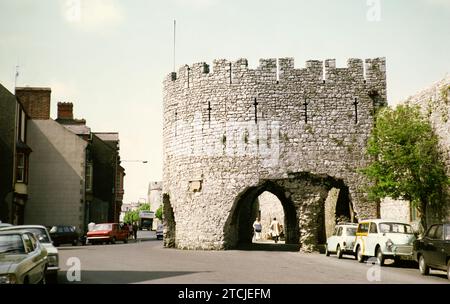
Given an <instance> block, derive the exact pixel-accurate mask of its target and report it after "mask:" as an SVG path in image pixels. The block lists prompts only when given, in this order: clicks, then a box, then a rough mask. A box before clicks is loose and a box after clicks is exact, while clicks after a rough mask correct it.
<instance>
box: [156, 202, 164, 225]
mask: <svg viewBox="0 0 450 304" xmlns="http://www.w3.org/2000/svg"><path fill="white" fill-rule="evenodd" d="M155 217H156V218H157V219H159V220H161V221H162V218H163V209H162V205H161V206H159V208H158V209H156V212H155Z"/></svg>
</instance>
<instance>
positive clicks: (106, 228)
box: [86, 223, 129, 244]
mask: <svg viewBox="0 0 450 304" xmlns="http://www.w3.org/2000/svg"><path fill="white" fill-rule="evenodd" d="M128 235H129V231H128V229H122V228H121V227H120V226H119V224H117V223H104V224H97V225H95V226H94V229H93V230H91V231H89V232H88V233H87V238H86V243H87V244H88V243H90V244H97V243H100V244H103V243H108V244H109V243H111V244H115V243H116V241H123V242H124V243H128Z"/></svg>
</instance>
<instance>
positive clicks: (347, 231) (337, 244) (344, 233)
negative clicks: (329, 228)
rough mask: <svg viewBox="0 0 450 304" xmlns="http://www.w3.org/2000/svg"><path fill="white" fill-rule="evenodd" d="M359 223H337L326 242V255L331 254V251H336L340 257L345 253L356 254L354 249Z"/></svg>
mask: <svg viewBox="0 0 450 304" xmlns="http://www.w3.org/2000/svg"><path fill="white" fill-rule="evenodd" d="M357 227H358V224H353V223H345V224H338V225H336V227H335V229H334V232H333V235H332V236H330V237H329V238H328V239H327V243H326V244H325V255H326V256H330V254H331V253H336V255H337V257H338V258H339V259H341V258H342V256H343V255H344V254H351V255H353V256H354V255H355V253H354V252H353V249H354V248H355V239H356V228H357Z"/></svg>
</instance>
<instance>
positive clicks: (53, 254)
mask: <svg viewBox="0 0 450 304" xmlns="http://www.w3.org/2000/svg"><path fill="white" fill-rule="evenodd" d="M17 230H27V231H30V232H32V233H33V234H34V235H35V236H36V238H37V239H38V240H39V242H40V243H41V245H43V246H44V247H45V249H46V250H47V253H48V268H47V278H48V279H49V280H51V281H53V282H56V281H57V279H58V270H59V253H58V249H57V248H56V247H55V246H54V245H53V243H52V239H51V238H50V234H49V233H48V230H47V228H46V227H44V226H40V225H21V226H11V227H6V228H2V229H0V231H17Z"/></svg>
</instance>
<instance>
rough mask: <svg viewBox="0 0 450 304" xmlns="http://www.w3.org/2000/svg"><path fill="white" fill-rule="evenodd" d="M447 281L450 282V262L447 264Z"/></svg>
mask: <svg viewBox="0 0 450 304" xmlns="http://www.w3.org/2000/svg"><path fill="white" fill-rule="evenodd" d="M447 279H449V280H450V260H448V262H447Z"/></svg>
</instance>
